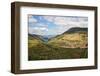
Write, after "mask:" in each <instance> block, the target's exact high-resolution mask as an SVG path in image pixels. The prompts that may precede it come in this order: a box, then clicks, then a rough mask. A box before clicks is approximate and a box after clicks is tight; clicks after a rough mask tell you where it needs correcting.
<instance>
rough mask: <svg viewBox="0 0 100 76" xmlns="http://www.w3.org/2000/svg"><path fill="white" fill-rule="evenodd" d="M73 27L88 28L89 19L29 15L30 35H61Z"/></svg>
mask: <svg viewBox="0 0 100 76" xmlns="http://www.w3.org/2000/svg"><path fill="white" fill-rule="evenodd" d="M72 27H83V28H84V27H85V28H86V27H88V17H80V16H53V15H52V16H50V15H47V16H45V15H30V14H29V15H28V33H29V34H37V35H59V34H62V33H64V32H65V31H67V30H68V29H70V28H72Z"/></svg>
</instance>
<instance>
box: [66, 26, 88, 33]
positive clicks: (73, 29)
mask: <svg viewBox="0 0 100 76" xmlns="http://www.w3.org/2000/svg"><path fill="white" fill-rule="evenodd" d="M80 31H81V32H87V31H88V28H82V27H73V28H70V29H69V30H67V31H66V32H64V33H76V32H80Z"/></svg>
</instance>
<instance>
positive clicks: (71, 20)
mask: <svg viewBox="0 0 100 76" xmlns="http://www.w3.org/2000/svg"><path fill="white" fill-rule="evenodd" d="M44 18H45V19H46V20H48V21H50V22H53V23H55V24H56V25H61V26H66V27H67V26H69V25H70V26H71V27H72V26H73V27H77V26H78V27H87V23H88V18H87V17H74V16H69V17H57V16H44Z"/></svg>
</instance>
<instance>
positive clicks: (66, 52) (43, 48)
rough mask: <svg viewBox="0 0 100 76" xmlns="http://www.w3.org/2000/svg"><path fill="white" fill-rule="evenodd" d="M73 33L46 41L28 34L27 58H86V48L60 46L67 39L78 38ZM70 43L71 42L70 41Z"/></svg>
mask: <svg viewBox="0 0 100 76" xmlns="http://www.w3.org/2000/svg"><path fill="white" fill-rule="evenodd" d="M73 36H74V35H72V36H70V35H68V37H69V38H68V37H66V36H65V34H64V35H61V36H58V37H56V38H53V39H52V40H50V41H49V42H48V43H44V42H43V41H41V40H40V39H38V38H34V37H31V36H29V38H28V39H29V40H28V50H29V51H28V56H29V60H48V59H73V58H87V48H68V47H67V48H66V47H60V46H62V45H63V44H64V45H65V42H66V43H70V42H68V39H70V40H69V41H71V40H76V41H77V40H79V39H78V38H77V37H76V38H75V37H73ZM70 37H71V38H70ZM62 38H63V39H62ZM71 44H72V43H71Z"/></svg>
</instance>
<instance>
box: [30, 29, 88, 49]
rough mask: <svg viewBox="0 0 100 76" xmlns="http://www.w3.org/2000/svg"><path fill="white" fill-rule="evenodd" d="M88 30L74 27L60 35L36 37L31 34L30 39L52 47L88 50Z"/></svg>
mask: <svg viewBox="0 0 100 76" xmlns="http://www.w3.org/2000/svg"><path fill="white" fill-rule="evenodd" d="M87 31H88V29H87V28H81V27H73V28H70V29H69V30H68V31H65V32H64V33H62V34H60V35H43V36H41V35H35V34H29V37H30V36H31V37H33V39H34V38H35V39H37V40H39V41H43V42H46V43H48V44H50V45H54V46H59V47H64V48H69V47H70V48H78V47H80V48H87V45H88V43H87V40H88V38H87V37H88V34H87Z"/></svg>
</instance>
